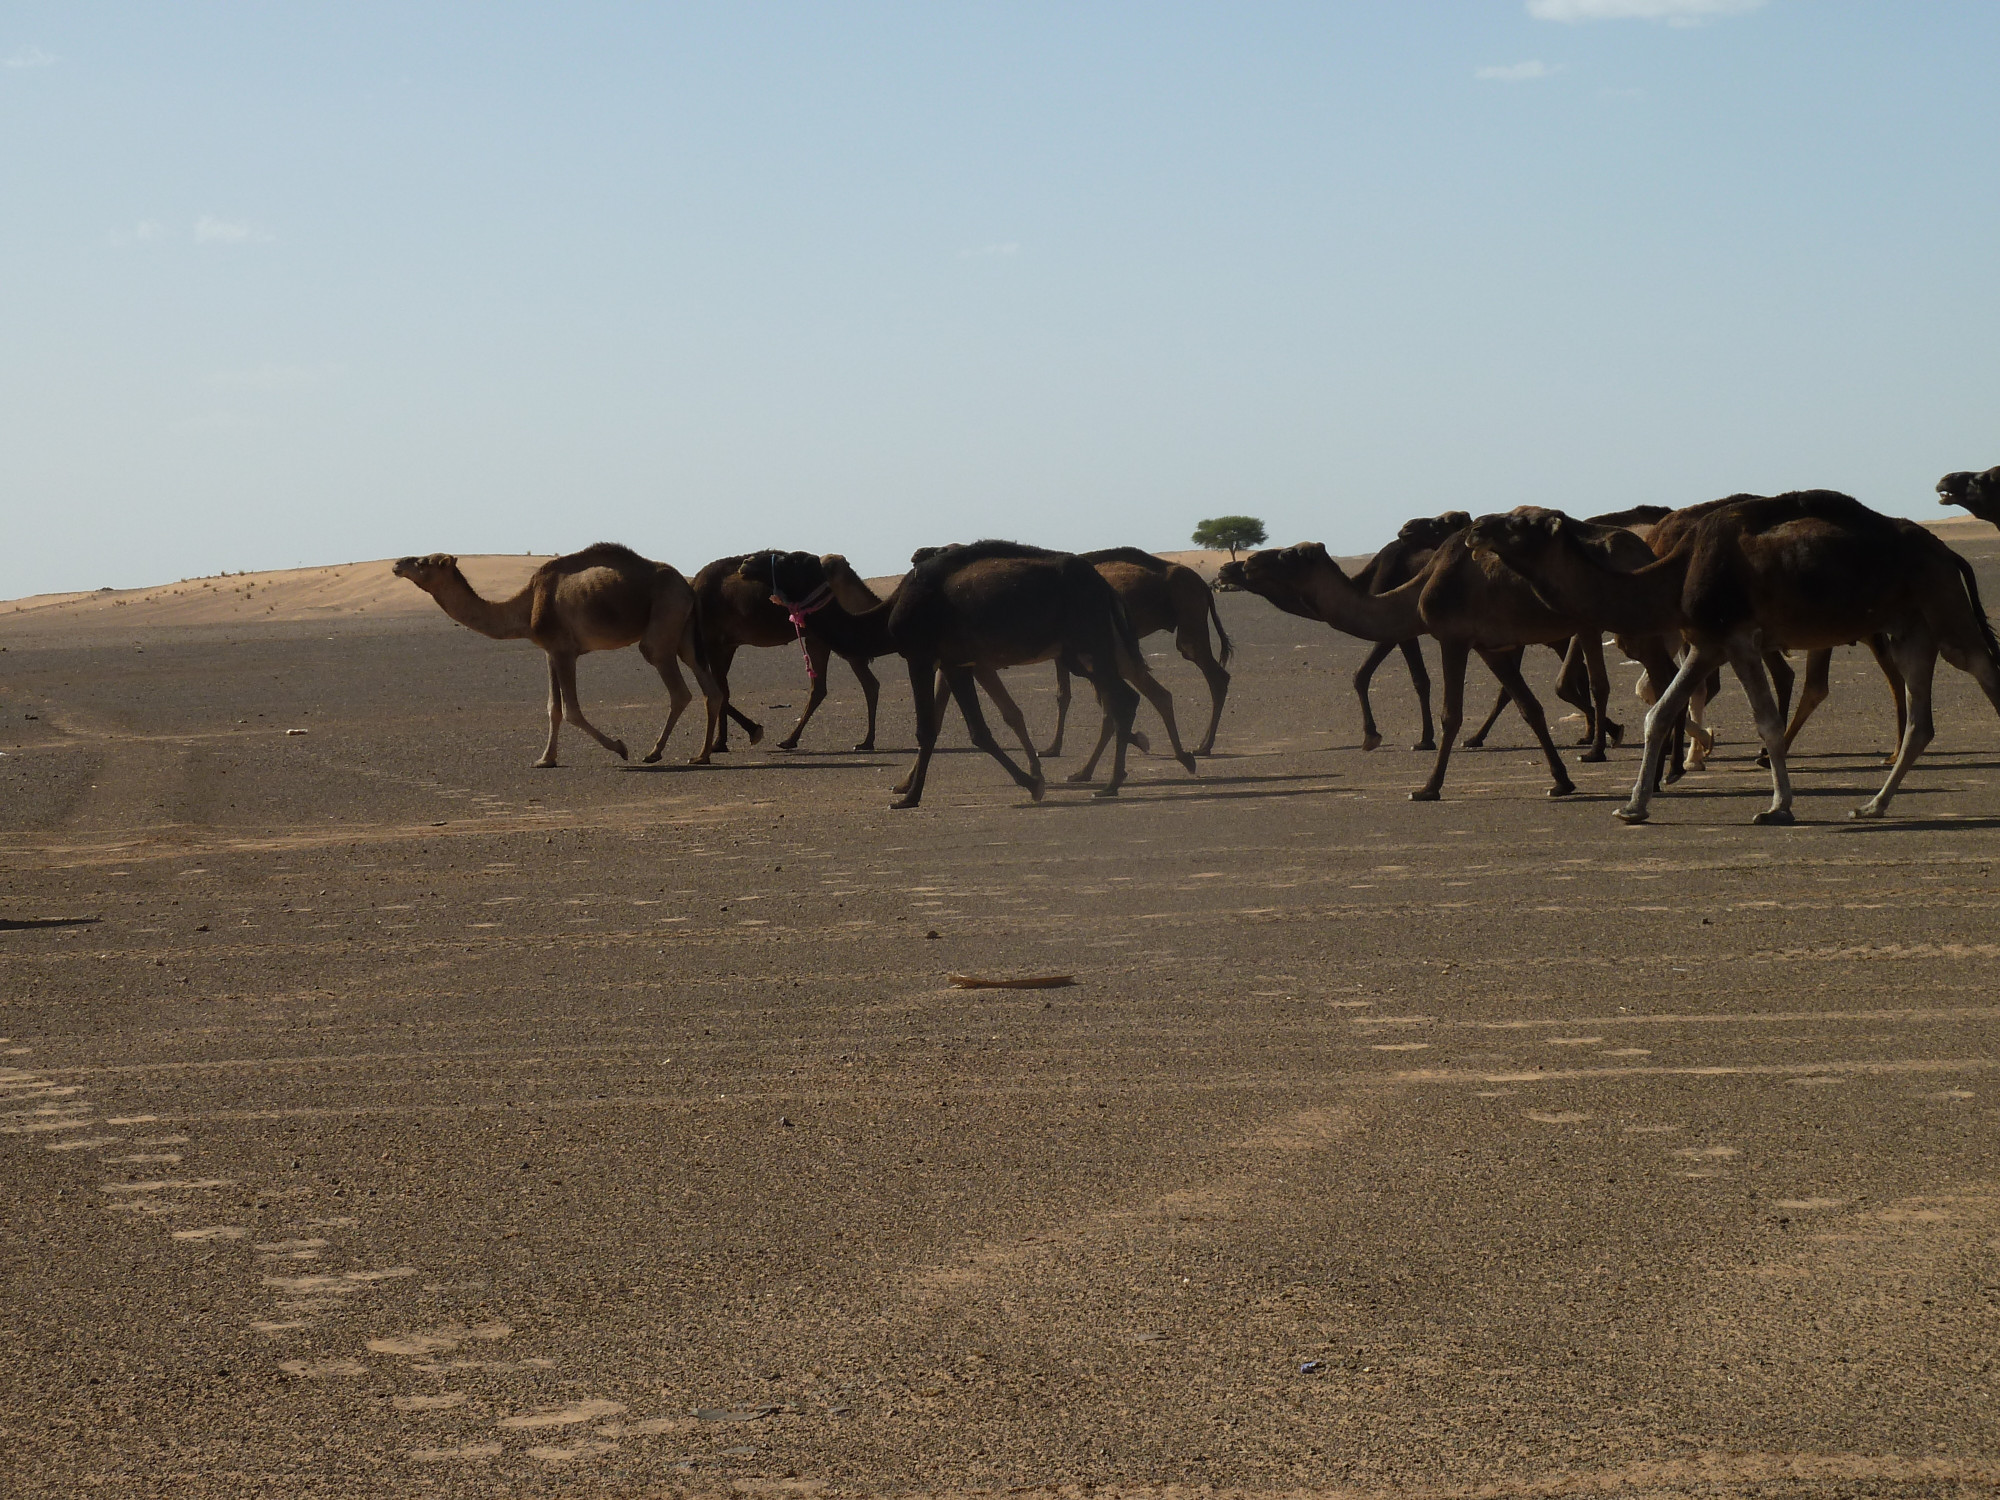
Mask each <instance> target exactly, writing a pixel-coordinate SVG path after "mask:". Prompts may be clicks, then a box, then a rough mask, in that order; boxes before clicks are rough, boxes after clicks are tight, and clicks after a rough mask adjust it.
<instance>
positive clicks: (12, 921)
mask: <svg viewBox="0 0 2000 1500" xmlns="http://www.w3.org/2000/svg"><path fill="white" fill-rule="evenodd" d="M103 920H104V919H103V918H102V917H0V932H29V931H32V930H34V929H36V928H41V927H91V926H95V925H96V924H97V923H99V922H101V921H103Z"/></svg>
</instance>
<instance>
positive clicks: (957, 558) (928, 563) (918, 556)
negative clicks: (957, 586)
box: [910, 538, 1075, 577]
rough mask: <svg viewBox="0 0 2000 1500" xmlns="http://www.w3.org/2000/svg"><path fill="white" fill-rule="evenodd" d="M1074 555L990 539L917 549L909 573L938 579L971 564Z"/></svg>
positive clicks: (912, 556)
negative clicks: (912, 571)
mask: <svg viewBox="0 0 2000 1500" xmlns="http://www.w3.org/2000/svg"><path fill="white" fill-rule="evenodd" d="M1074 555H1075V554H1074V553H1069V552H1051V551H1050V550H1049V549H1048V548H1047V547H1031V546H1029V545H1028V544H1027V543H1026V542H1004V541H1000V540H998V539H994V538H988V539H987V540H985V541H979V542H965V543H962V544H958V545H954V546H950V547H938V548H936V549H934V550H933V549H929V548H919V549H918V550H917V551H916V552H914V553H912V554H911V555H910V561H911V564H912V568H913V570H917V569H921V570H922V571H923V572H925V573H928V574H931V575H933V576H937V577H942V576H944V575H945V574H949V573H955V572H957V571H958V570H959V569H960V568H964V567H969V566H970V565H971V564H973V563H979V562H993V561H996V560H1005V561H1019V560H1024V559H1034V558H1059V557H1072V556H1074Z"/></svg>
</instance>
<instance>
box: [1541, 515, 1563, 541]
mask: <svg viewBox="0 0 2000 1500" xmlns="http://www.w3.org/2000/svg"><path fill="white" fill-rule="evenodd" d="M1568 519H1569V517H1568V516H1566V515H1564V514H1563V513H1562V512H1561V511H1559V510H1554V511H1550V512H1549V513H1548V514H1547V515H1546V516H1544V517H1542V530H1544V531H1546V532H1547V533H1548V534H1549V535H1550V536H1561V535H1562V534H1563V522H1565V521H1567V520H1568Z"/></svg>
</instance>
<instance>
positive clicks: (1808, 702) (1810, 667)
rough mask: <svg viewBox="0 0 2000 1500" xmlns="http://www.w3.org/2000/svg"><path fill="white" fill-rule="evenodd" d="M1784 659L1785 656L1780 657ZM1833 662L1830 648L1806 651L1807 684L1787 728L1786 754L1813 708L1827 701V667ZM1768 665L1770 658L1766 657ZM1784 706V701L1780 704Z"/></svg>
mask: <svg viewBox="0 0 2000 1500" xmlns="http://www.w3.org/2000/svg"><path fill="white" fill-rule="evenodd" d="M1779 659H1780V660H1783V658H1782V657H1781V658H1779ZM1832 663H1833V653H1832V652H1831V651H1828V650H1824V649H1822V650H1818V651H1808V652H1807V653H1806V685H1805V686H1804V687H1802V688H1800V689H1799V703H1798V708H1797V709H1796V710H1795V711H1794V712H1793V714H1792V722H1791V726H1790V727H1789V728H1787V729H1786V730H1785V754H1787V755H1790V754H1791V753H1792V741H1794V740H1796V739H1797V738H1798V737H1799V731H1800V730H1801V729H1803V728H1805V727H1806V720H1807V719H1810V718H1811V717H1812V716H1813V710H1815V709H1816V708H1818V707H1819V706H1820V704H1822V703H1824V702H1826V695H1827V686H1826V677H1827V669H1828V668H1829V667H1830V666H1831V665H1832ZM1764 664H1765V665H1766V666H1769V665H1770V659H1769V658H1768V657H1767V658H1765V663H1764ZM1779 706H1780V708H1782V707H1783V705H1782V703H1781V704H1780V705H1779Z"/></svg>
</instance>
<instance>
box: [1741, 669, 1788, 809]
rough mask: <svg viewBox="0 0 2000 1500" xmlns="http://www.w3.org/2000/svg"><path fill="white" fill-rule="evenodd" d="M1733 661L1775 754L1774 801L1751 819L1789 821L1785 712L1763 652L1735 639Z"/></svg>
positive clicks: (1760, 729) (1759, 732) (1766, 743)
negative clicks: (1768, 676)
mask: <svg viewBox="0 0 2000 1500" xmlns="http://www.w3.org/2000/svg"><path fill="white" fill-rule="evenodd" d="M1729 665H1730V668H1731V669H1732V670H1733V671H1734V672H1735V673H1736V680H1737V681H1738V682H1740V683H1742V684H1743V696H1744V697H1746V698H1748V699H1749V700H1750V712H1751V715H1752V716H1753V717H1754V718H1755V719H1756V721H1757V736H1758V738H1759V739H1761V740H1763V742H1764V750H1765V753H1766V754H1768V755H1769V756H1770V758H1771V759H1770V766H1771V805H1770V806H1769V807H1767V808H1765V809H1764V810H1763V811H1762V812H1760V813H1758V814H1757V816H1756V817H1754V818H1752V819H1751V820H1750V821H1751V822H1752V823H1756V824H1759V825H1770V824H1777V825H1779V826H1783V825H1785V824H1789V823H1791V822H1793V821H1795V820H1794V819H1793V817H1792V776H1791V772H1790V771H1789V770H1788V769H1787V768H1786V765H1785V714H1784V710H1783V709H1781V708H1780V707H1779V706H1778V699H1777V695H1776V694H1774V693H1773V692H1772V691H1771V684H1770V681H1769V680H1768V679H1767V678H1766V677H1765V675H1764V670H1765V668H1764V657H1763V654H1762V653H1761V652H1759V651H1756V650H1754V649H1752V648H1751V647H1749V646H1747V645H1744V644H1742V643H1740V642H1736V641H1732V642H1731V643H1730V646H1729Z"/></svg>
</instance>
